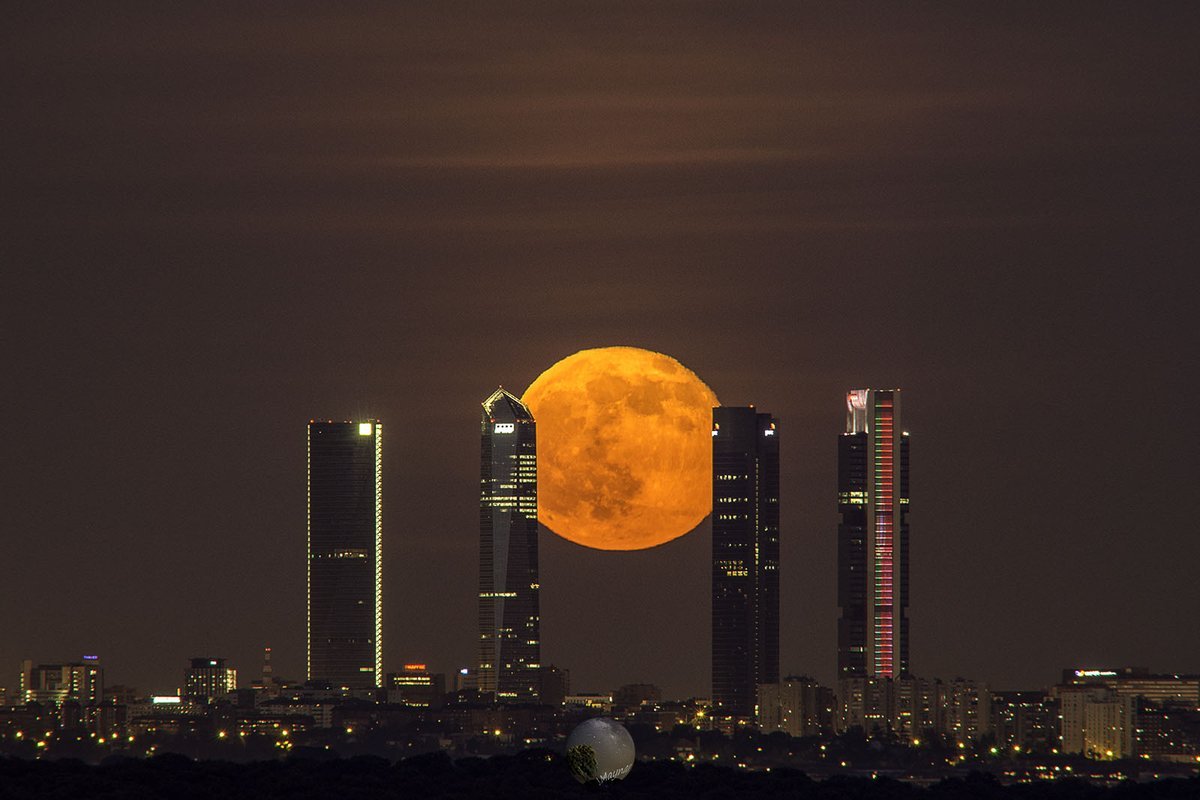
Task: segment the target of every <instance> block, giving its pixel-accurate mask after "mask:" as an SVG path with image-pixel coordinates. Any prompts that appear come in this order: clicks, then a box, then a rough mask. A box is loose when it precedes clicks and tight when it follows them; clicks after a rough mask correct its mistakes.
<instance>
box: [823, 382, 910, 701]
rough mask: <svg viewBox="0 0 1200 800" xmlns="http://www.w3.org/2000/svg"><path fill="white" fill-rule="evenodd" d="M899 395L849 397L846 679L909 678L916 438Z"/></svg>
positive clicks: (842, 652)
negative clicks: (911, 475)
mask: <svg viewBox="0 0 1200 800" xmlns="http://www.w3.org/2000/svg"><path fill="white" fill-rule="evenodd" d="M900 419H901V418H900V390H899V389H855V390H853V391H851V392H848V393H847V394H846V432H845V433H844V434H842V436H841V438H840V440H839V442H838V511H839V512H840V514H841V517H842V518H841V523H840V524H839V525H838V588H837V594H838V606H839V607H840V609H841V614H840V617H839V619H838V675H839V676H840V677H851V676H868V677H881V678H898V677H900V676H902V675H906V674H908V671H909V660H908V434H907V433H904V432H903V428H902V427H901V424H900Z"/></svg>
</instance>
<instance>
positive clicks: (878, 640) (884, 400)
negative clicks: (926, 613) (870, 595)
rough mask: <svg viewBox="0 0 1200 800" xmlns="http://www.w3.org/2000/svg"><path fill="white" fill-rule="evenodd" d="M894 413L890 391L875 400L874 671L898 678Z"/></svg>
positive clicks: (884, 675) (877, 673)
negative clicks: (894, 523)
mask: <svg viewBox="0 0 1200 800" xmlns="http://www.w3.org/2000/svg"><path fill="white" fill-rule="evenodd" d="M894 427H895V414H894V403H893V401H892V396H891V393H890V392H889V393H887V394H883V393H881V396H878V397H877V399H876V401H875V430H874V436H875V442H874V445H875V447H874V452H873V456H874V459H875V564H874V567H875V611H874V614H875V637H874V638H875V642H874V645H875V674H876V675H880V676H882V677H886V678H895V677H896V671H895V636H894V625H895V615H894V613H893V609H894V606H895V600H894V584H895V575H896V572H895V558H894V553H893V547H894V545H895V534H894V528H893V519H894V517H893V494H894V491H895V453H896V438H895V430H894Z"/></svg>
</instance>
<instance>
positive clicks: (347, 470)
mask: <svg viewBox="0 0 1200 800" xmlns="http://www.w3.org/2000/svg"><path fill="white" fill-rule="evenodd" d="M382 435H383V426H382V425H380V424H379V422H378V421H370V422H318V421H316V420H312V421H310V422H309V424H308V679H309V680H310V681H315V682H320V683H324V682H328V683H331V684H333V685H334V686H347V687H351V688H366V687H372V686H381V685H382V680H383V647H382V640H381V637H382V633H383V627H382V621H381V616H380V611H381V609H380V577H381V575H382V563H381V559H382V555H383V553H382V542H383V539H382V530H383V529H382V520H381V517H380V511H381V508H380V486H381V482H380V479H381V474H380V473H381V470H380V456H381V450H380V448H381V439H382Z"/></svg>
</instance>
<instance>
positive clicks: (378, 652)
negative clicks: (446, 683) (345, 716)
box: [375, 421, 383, 687]
mask: <svg viewBox="0 0 1200 800" xmlns="http://www.w3.org/2000/svg"><path fill="white" fill-rule="evenodd" d="M375 686H377V687H381V686H383V426H382V425H380V424H379V422H378V421H376V423H375Z"/></svg>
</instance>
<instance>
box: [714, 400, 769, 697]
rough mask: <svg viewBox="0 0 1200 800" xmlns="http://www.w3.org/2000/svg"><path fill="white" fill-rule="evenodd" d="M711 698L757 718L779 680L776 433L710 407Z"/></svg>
mask: <svg viewBox="0 0 1200 800" xmlns="http://www.w3.org/2000/svg"><path fill="white" fill-rule="evenodd" d="M712 435H713V440H712V443H713V511H712V529H713V539H712V547H713V557H712V626H713V627H712V679H713V688H712V700H713V705H714V710H715V713H717V714H718V715H722V716H739V717H749V716H753V714H754V710H755V703H756V702H757V700H756V698H757V692H758V686H759V685H760V684H764V683H778V682H779V429H778V427H777V424H776V420H775V418H774V417H772V416H771V415H770V414H760V413H757V412H756V411H755V410H754V407H753V406H751V407H749V408H728V407H724V406H722V407H718V408H714V409H713V429H712Z"/></svg>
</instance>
